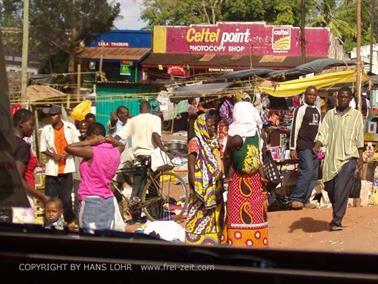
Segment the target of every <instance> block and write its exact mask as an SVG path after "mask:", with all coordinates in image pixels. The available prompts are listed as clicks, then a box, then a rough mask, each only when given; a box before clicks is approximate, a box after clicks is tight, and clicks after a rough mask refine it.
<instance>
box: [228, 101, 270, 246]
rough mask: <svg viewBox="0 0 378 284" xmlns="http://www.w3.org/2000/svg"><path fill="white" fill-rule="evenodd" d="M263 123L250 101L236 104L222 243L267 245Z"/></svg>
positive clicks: (232, 126) (230, 132)
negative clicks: (262, 140) (262, 139)
mask: <svg viewBox="0 0 378 284" xmlns="http://www.w3.org/2000/svg"><path fill="white" fill-rule="evenodd" d="M261 126H262V121H261V118H260V116H259V114H258V112H257V110H256V109H255V108H254V107H253V105H252V104H251V103H250V102H239V103H236V104H235V108H234V115H233V122H232V124H231V125H230V128H229V131H228V140H227V146H226V150H225V154H224V165H225V172H226V173H230V175H232V178H231V182H230V183H229V186H228V197H227V222H226V229H225V231H224V235H223V238H222V243H226V244H229V245H231V246H239V247H240V246H244V247H267V246H268V221H267V207H268V203H267V195H266V192H264V190H263V183H264V182H265V179H264V177H263V172H262V163H261V156H260V153H261V150H260V149H261V146H262V142H261V139H260V135H259V127H261ZM231 166H232V169H233V173H231V172H232V171H230V168H231Z"/></svg>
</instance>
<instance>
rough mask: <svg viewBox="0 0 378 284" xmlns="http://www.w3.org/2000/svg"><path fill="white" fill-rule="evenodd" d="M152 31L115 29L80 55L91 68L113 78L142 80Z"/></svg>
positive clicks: (115, 79)
mask: <svg viewBox="0 0 378 284" xmlns="http://www.w3.org/2000/svg"><path fill="white" fill-rule="evenodd" d="M150 48H151V31H133V30H115V31H111V32H109V33H105V34H102V35H99V36H98V37H97V38H96V39H95V40H94V41H93V42H92V43H91V44H90V46H89V47H85V48H84V49H83V50H82V51H81V53H80V54H79V57H80V58H81V60H82V64H83V65H84V66H85V68H86V69H88V70H89V71H98V72H102V73H103V74H104V75H105V77H106V78H107V80H109V81H126V82H132V83H134V82H138V81H140V80H141V66H140V62H141V61H142V60H143V59H144V58H146V56H147V55H148V54H149V53H150Z"/></svg>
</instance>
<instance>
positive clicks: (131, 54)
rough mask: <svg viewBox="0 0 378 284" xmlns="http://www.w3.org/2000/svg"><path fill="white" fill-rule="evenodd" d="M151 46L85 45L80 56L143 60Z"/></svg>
mask: <svg viewBox="0 0 378 284" xmlns="http://www.w3.org/2000/svg"><path fill="white" fill-rule="evenodd" d="M150 51H151V49H150V48H116V47H112V48H104V47H85V48H84V49H83V51H82V52H80V54H79V57H81V58H87V59H101V55H102V58H103V59H104V60H133V61H139V60H142V59H143V58H144V57H145V56H146V55H147V54H148V53H149V52H150Z"/></svg>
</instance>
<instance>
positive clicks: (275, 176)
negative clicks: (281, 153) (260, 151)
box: [263, 151, 281, 184]
mask: <svg viewBox="0 0 378 284" xmlns="http://www.w3.org/2000/svg"><path fill="white" fill-rule="evenodd" d="M263 162H264V174H265V177H266V179H267V180H268V181H269V182H271V183H275V184H279V183H280V182H281V174H280V171H279V170H278V167H277V164H276V161H275V160H273V157H272V153H271V152H270V151H266V152H265V154H264V155H263Z"/></svg>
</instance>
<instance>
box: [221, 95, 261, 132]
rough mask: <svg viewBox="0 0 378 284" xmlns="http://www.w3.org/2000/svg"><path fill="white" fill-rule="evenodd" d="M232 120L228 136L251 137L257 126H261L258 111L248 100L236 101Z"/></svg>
mask: <svg viewBox="0 0 378 284" xmlns="http://www.w3.org/2000/svg"><path fill="white" fill-rule="evenodd" d="M232 120H233V121H232V123H231V124H230V126H229V129H228V135H229V136H234V135H239V136H241V137H243V138H245V137H253V136H255V135H256V131H257V127H259V128H262V125H263V123H262V120H261V117H260V114H259V112H258V111H257V109H256V108H255V107H254V106H253V105H252V104H251V103H250V102H238V103H236V104H235V106H234V113H233V118H232Z"/></svg>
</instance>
